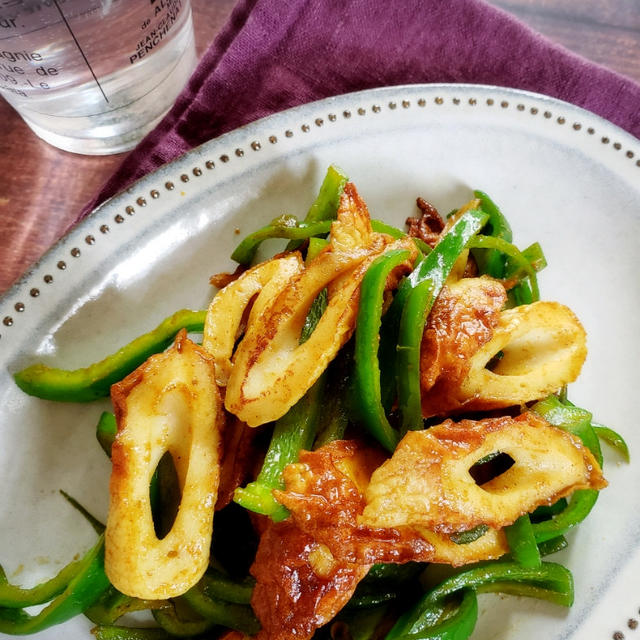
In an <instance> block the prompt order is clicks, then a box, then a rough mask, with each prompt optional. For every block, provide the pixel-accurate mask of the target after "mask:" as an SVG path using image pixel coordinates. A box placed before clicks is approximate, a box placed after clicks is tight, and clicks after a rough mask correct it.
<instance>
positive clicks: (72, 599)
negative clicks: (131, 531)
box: [0, 536, 109, 635]
mask: <svg viewBox="0 0 640 640" xmlns="http://www.w3.org/2000/svg"><path fill="white" fill-rule="evenodd" d="M77 564H78V567H77V568H78V570H77V572H76V573H75V575H73V577H72V578H71V579H70V580H69V582H68V583H67V584H66V586H65V588H64V590H63V591H62V592H61V593H59V594H58V595H57V596H56V597H55V598H54V599H53V600H52V601H51V602H50V603H49V604H48V605H47V606H46V607H45V608H44V609H43V610H42V611H40V613H38V614H37V615H30V614H29V613H27V612H26V611H24V610H23V609H21V608H20V609H18V608H6V607H1V608H0V633H7V634H11V635H26V634H31V633H37V632H39V631H42V630H43V629H47V628H48V627H51V626H53V625H56V624H60V623H62V622H66V621H67V620H69V619H70V618H73V617H75V616H77V615H78V614H80V613H82V612H83V611H85V609H87V608H88V607H90V606H91V605H92V604H93V603H94V602H96V600H97V599H98V598H99V597H100V596H101V595H102V594H103V593H104V591H105V590H106V589H107V588H108V587H109V580H108V579H107V576H106V574H105V572H104V536H100V538H99V539H98V542H97V543H96V544H95V545H94V546H93V547H92V548H91V549H90V550H89V551H88V552H87V553H86V554H85V556H84V557H83V558H82V559H81V560H79V561H78V563H77ZM58 575H59V574H58Z"/></svg>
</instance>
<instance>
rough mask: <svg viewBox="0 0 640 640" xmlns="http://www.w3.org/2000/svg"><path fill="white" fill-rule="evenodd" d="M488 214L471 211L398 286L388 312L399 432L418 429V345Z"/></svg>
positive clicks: (419, 424)
mask: <svg viewBox="0 0 640 640" xmlns="http://www.w3.org/2000/svg"><path fill="white" fill-rule="evenodd" d="M486 220H487V214H486V213H484V212H482V211H478V210H475V209H470V210H468V211H466V212H465V213H464V214H462V215H461V216H460V218H459V219H458V220H457V221H456V222H455V224H454V225H453V226H452V227H451V229H450V230H449V232H448V233H447V234H446V235H445V236H444V237H443V238H442V239H441V240H440V242H438V244H437V245H436V247H435V249H434V250H433V251H432V252H431V253H430V254H429V255H428V256H427V257H426V258H425V259H424V260H422V261H421V262H420V263H419V264H418V265H417V266H416V268H415V269H414V270H413V271H412V272H411V274H410V275H409V276H408V277H407V278H406V279H405V280H404V281H403V282H402V283H401V285H400V287H399V288H398V293H397V294H396V297H395V299H394V301H393V303H392V305H391V307H390V309H389V312H388V314H387V315H389V321H390V322H391V323H393V322H394V321H396V322H398V332H397V335H398V338H397V341H396V345H397V346H396V352H397V356H396V365H395V378H396V385H397V393H398V408H399V410H400V414H401V416H402V425H401V426H402V431H403V432H406V431H407V430H408V429H421V428H422V426H423V423H422V406H421V394H420V344H421V342H422V333H423V331H424V325H425V322H426V319H427V316H428V315H429V312H430V311H431V307H432V306H433V303H434V302H435V299H436V297H437V296H438V295H439V293H440V291H441V290H442V287H443V286H444V283H445V280H446V279H447V277H448V276H449V273H450V272H451V269H453V265H454V264H455V262H456V260H457V259H458V257H459V256H460V254H461V253H462V252H463V251H464V249H465V247H467V245H468V244H469V243H470V241H471V239H472V238H473V236H474V235H476V234H477V233H478V231H479V230H480V229H481V228H482V227H483V225H484V224H485V223H486Z"/></svg>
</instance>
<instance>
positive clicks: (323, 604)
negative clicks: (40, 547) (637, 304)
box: [0, 167, 627, 640]
mask: <svg viewBox="0 0 640 640" xmlns="http://www.w3.org/2000/svg"><path fill="white" fill-rule="evenodd" d="M417 204H418V215H417V216H415V217H411V218H409V219H408V220H407V231H403V230H400V229H396V228H394V227H391V226H389V225H387V224H385V223H383V222H380V221H376V220H372V219H371V218H370V215H369V212H368V209H367V206H366V204H365V203H364V201H363V200H362V198H361V197H360V195H359V194H358V192H357V190H356V187H355V186H354V185H353V184H352V183H350V182H348V181H347V178H346V177H345V176H344V175H343V174H342V173H341V172H340V171H339V170H338V169H336V168H335V167H330V168H329V171H328V173H327V176H326V178H325V180H324V182H323V184H322V187H321V189H320V192H319V195H318V197H317V199H316V201H315V202H314V203H313V205H312V207H311V208H310V210H309V212H308V214H307V215H306V217H305V218H304V219H297V218H295V217H293V216H282V217H280V218H277V219H276V220H274V221H273V222H272V223H271V224H269V225H267V226H265V227H263V228H261V229H259V230H257V231H256V232H254V233H252V234H251V235H249V236H247V237H246V238H245V239H244V240H243V241H242V242H241V243H240V244H239V246H238V247H237V248H236V250H235V251H234V253H233V255H232V257H233V259H234V260H236V261H237V262H238V263H239V267H238V269H237V270H236V271H235V273H233V274H216V275H214V276H213V277H212V281H211V282H212V284H214V285H215V286H216V288H217V292H216V294H215V295H214V296H213V299H212V301H211V304H210V306H209V308H208V309H207V310H205V311H188V310H182V311H178V312H176V313H174V315H172V316H170V317H168V318H167V320H165V321H164V322H163V323H162V324H161V325H160V326H158V327H157V328H156V329H155V330H153V331H151V332H150V333H148V334H145V335H143V336H140V337H139V338H136V339H135V340H134V341H133V342H131V343H130V344H128V345H126V346H125V347H123V348H122V349H121V350H120V351H118V352H117V353H115V354H113V355H112V356H109V357H107V358H106V359H105V360H103V361H101V362H99V363H96V364H93V365H90V366H89V367H86V368H84V369H79V370H75V371H64V370H61V369H52V368H50V367H48V366H45V365H43V364H36V365H33V366H31V367H29V368H27V369H24V370H22V371H20V372H18V373H17V374H16V375H15V379H16V382H17V383H18V385H19V386H20V387H21V388H22V389H23V390H24V391H26V392H27V393H30V394H32V395H35V396H38V397H41V398H47V399H52V400H59V401H67V402H74V401H76V402H87V401H91V400H93V399H96V398H99V397H102V396H106V395H109V394H110V395H111V399H112V403H113V413H108V412H107V413H104V414H103V415H102V416H101V417H100V420H99V422H98V426H97V438H98V442H99V443H100V445H102V447H103V449H104V451H105V452H106V454H107V455H109V456H110V458H111V461H112V474H111V481H110V486H109V489H110V507H109V515H108V519H107V522H106V524H103V523H101V522H99V521H97V520H96V518H94V517H93V516H92V515H91V514H90V513H89V512H88V511H87V510H86V509H85V508H84V507H82V506H81V505H79V504H77V502H75V500H73V498H71V497H70V496H67V498H68V499H69V500H70V501H71V502H72V504H74V506H76V507H77V508H78V509H79V510H80V512H81V513H82V514H83V515H84V516H85V517H86V518H88V519H89V521H90V522H91V523H92V525H93V526H94V528H95V529H96V531H97V532H98V534H99V538H98V541H97V543H96V545H95V546H94V547H93V548H92V549H90V550H89V551H88V552H87V553H86V554H85V555H84V556H83V557H81V558H80V559H78V560H75V561H74V562H72V563H71V564H70V565H68V566H67V567H65V568H64V569H63V570H62V571H60V573H59V574H58V575H57V576H55V577H54V578H52V579H51V580H49V581H47V582H45V583H42V584H40V585H37V586H35V587H33V588H30V589H24V588H20V587H18V586H15V585H12V584H10V583H9V582H8V581H7V579H6V577H5V576H4V573H3V572H0V632H2V633H10V634H27V633H35V632H38V631H41V630H42V629H45V628H47V627H49V626H51V625H53V624H58V623H61V622H64V621H66V620H68V619H69V618H71V617H72V616H75V615H78V614H84V615H85V616H86V617H88V618H89V620H91V621H92V622H93V624H94V628H93V630H92V632H93V633H94V634H95V636H96V637H97V638H99V639H104V640H107V639H114V640H115V639H118V640H128V639H130V640H135V639H139V640H146V639H149V640H159V639H162V638H170V637H174V636H178V637H196V638H212V637H221V638H225V640H242V639H243V638H256V639H257V640H285V639H290V638H296V639H298V640H306V639H310V638H318V639H322V638H333V639H345V640H346V639H352V640H373V639H383V638H384V639H386V640H396V639H400V638H403V639H409V638H411V639H412V640H422V639H424V640H427V639H430V638H431V639H435V638H438V639H441V640H445V639H448V640H463V639H464V638H468V637H469V636H470V635H471V634H472V632H473V629H474V625H475V622H476V619H477V616H478V604H477V594H478V593H481V592H488V591H495V592H503V593H509V594H516V595H521V596H529V597H534V598H541V599H544V600H548V601H550V602H553V603H556V604H558V605H562V606H570V605H571V604H572V601H573V583H572V577H571V573H570V571H569V569H567V568H565V567H564V566H562V565H561V564H557V563H554V562H549V561H548V560H543V558H544V557H545V556H548V555H550V554H553V553H555V552H557V551H559V550H561V549H563V548H564V547H566V546H567V544H568V542H567V539H566V538H565V534H566V533H567V532H568V531H569V530H570V529H571V528H572V527H574V526H575V525H577V524H578V523H580V522H581V521H582V520H584V518H585V517H586V516H587V515H588V513H589V511H590V510H591V508H592V507H593V505H594V504H595V501H596V498H597V496H598V492H599V491H600V490H601V489H603V488H604V487H605V486H606V485H607V482H606V480H605V479H604V476H603V473H602V454H601V451H600V444H599V439H604V440H606V441H608V442H609V443H611V444H613V445H614V446H616V447H617V448H618V449H619V450H620V451H621V452H623V453H627V452H626V445H625V444H624V440H622V438H621V437H620V436H619V435H618V434H616V433H615V432H614V431H612V430H611V429H608V428H606V427H603V426H601V425H597V424H594V422H593V420H592V416H591V414H590V413H589V412H588V411H587V410H584V409H581V408H578V407H575V406H574V405H573V404H572V403H571V402H570V401H569V400H568V398H567V385H568V384H570V383H571V382H573V381H574V380H575V379H576V378H577V377H578V375H579V373H580V370H581V368H582V365H583V363H584V361H585V358H586V354H587V350H586V335H585V332H584V329H583V328H582V325H581V324H580V322H579V320H578V318H576V316H575V315H574V314H573V312H572V311H571V310H570V309H569V308H567V307H566V306H564V305H563V304H561V303H559V302H548V301H541V300H540V299H539V298H540V297H539V290H538V283H537V278H536V273H537V272H538V271H539V270H540V269H542V268H543V267H544V266H545V264H546V263H545V259H544V255H543V253H542V250H541V248H540V246H539V245H538V244H537V243H536V244H533V245H531V246H530V247H527V248H526V249H524V250H522V251H521V250H519V249H518V248H517V247H516V246H515V245H514V244H512V232H511V228H510V226H509V223H508V222H507V220H506V218H505V217H504V216H503V214H502V213H501V211H500V210H499V208H498V207H497V206H496V205H495V204H494V203H493V202H492V201H491V200H490V198H489V197H488V196H487V195H486V194H484V193H482V192H479V191H478V192H475V193H474V197H473V198H472V199H471V200H470V201H469V202H467V203H466V204H464V205H463V206H461V207H460V208H459V209H456V210H454V211H452V212H451V213H450V214H449V215H448V216H446V218H442V217H441V216H440V214H439V213H438V211H436V210H435V208H434V207H433V206H432V205H430V204H429V203H427V202H426V201H425V200H423V199H421V198H418V200H417ZM267 238H285V239H288V241H289V242H288V244H287V245H286V248H284V250H282V251H281V252H280V253H278V254H277V255H274V256H272V257H265V258H264V259H262V260H258V261H256V255H258V253H259V252H260V251H261V249H260V244H261V242H262V241H263V240H265V239H267ZM281 248H282V247H281ZM434 565H440V566H441V567H444V568H446V571H444V575H445V576H446V577H445V578H444V579H443V578H442V575H443V571H442V570H441V571H440V572H439V574H438V575H439V576H440V578H439V582H436V583H435V584H434V583H433V578H432V573H433V572H432V569H433V566H434ZM36 604H45V605H46V606H45V607H44V608H42V609H41V610H40V611H39V612H38V613H30V612H28V611H27V610H26V608H27V607H30V606H32V605H36ZM139 611H148V612H150V614H151V616H152V618H151V617H150V616H149V617H148V621H147V622H146V623H142V622H139V621H138V622H137V623H136V622H133V623H132V622H131V621H130V620H127V618H126V617H125V616H126V614H130V613H132V612H139ZM125 622H126V623H125ZM150 623H152V626H150Z"/></svg>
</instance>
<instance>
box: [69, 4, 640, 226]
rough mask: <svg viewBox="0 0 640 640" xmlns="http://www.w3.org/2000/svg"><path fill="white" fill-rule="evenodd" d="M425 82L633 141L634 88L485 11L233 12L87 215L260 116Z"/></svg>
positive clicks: (638, 118) (309, 8)
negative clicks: (562, 104) (537, 105)
mask: <svg viewBox="0 0 640 640" xmlns="http://www.w3.org/2000/svg"><path fill="white" fill-rule="evenodd" d="M431 82H467V83H476V84H492V85H500V86H505V87H514V88H519V89H527V90H530V91H536V92H538V93H543V94H546V95H549V96H553V97H556V98H560V99H562V100H566V101H568V102H572V103H573V104H576V105H579V106H581V107H584V108H585V109H588V110H590V111H593V112H595V113H597V114H599V115H601V116H602V117H604V118H606V119H608V120H610V121H612V122H614V123H615V124H617V125H619V126H620V127H622V128H624V129H626V130H627V131H629V132H630V133H632V134H633V135H635V136H638V137H640V86H639V85H637V84H635V83H634V82H632V81H631V80H629V79H628V78H625V77H623V76H620V75H618V74H616V73H613V72H612V71H609V70H607V69H605V68H603V67H600V66H597V65H595V64H592V63H590V62H588V61H586V60H584V59H582V58H580V57H579V56H577V55H574V54H572V53H570V52H568V51H567V50H566V49H563V48H562V47H559V46H557V45H554V44H552V43H551V42H549V41H548V40H546V39H545V38H543V37H542V36H540V35H538V34H537V33H535V32H533V31H531V30H530V29H529V28H527V27H526V26H524V25H523V24H522V23H520V22H518V21H517V20H516V19H514V18H513V17H511V16H510V15H508V14H507V13H505V12H503V11H501V10H499V9H496V8H495V7H493V6H491V5H489V4H486V3H485V2H483V1H482V0H402V1H401V2H394V1H393V0H240V2H239V3H238V5H237V6H236V7H235V9H234V11H233V13H232V15H231V17H230V19H229V22H228V23H227V25H226V26H225V28H224V29H223V30H222V32H221V33H220V34H219V35H218V37H217V38H216V40H215V41H214V42H213V44H212V45H211V47H210V48H209V50H208V51H207V52H206V53H205V55H204V57H203V58H202V60H201V61H200V64H199V66H198V68H197V69H196V71H195V73H194V74H193V76H192V77H191V79H190V81H189V83H188V85H187V87H186V88H185V90H184V91H183V92H182V94H181V95H180V97H179V98H178V100H177V102H176V104H175V106H174V107H173V109H172V110H171V111H170V112H169V113H168V114H167V116H166V117H165V118H164V120H163V121H162V122H161V123H160V124H159V125H158V127H157V128H156V129H155V130H154V131H152V132H151V133H150V134H149V135H148V136H147V137H146V138H145V139H144V140H143V141H142V142H141V143H140V144H139V145H138V147H137V148H136V149H134V150H133V151H132V152H131V154H130V155H129V156H127V158H126V159H125V160H124V163H123V164H122V165H121V167H120V168H119V169H118V171H117V172H116V173H115V174H114V175H113V176H112V177H111V179H110V180H109V181H108V182H107V183H106V184H105V185H104V187H103V188H102V189H101V191H100V192H99V194H97V196H96V197H95V199H94V200H93V201H92V202H91V203H89V204H88V205H87V207H86V208H85V210H84V211H83V214H82V215H85V214H86V213H87V212H88V211H89V210H90V209H91V208H93V207H94V206H95V205H96V204H98V203H100V202H102V201H103V200H105V199H106V198H108V197H110V196H112V195H114V194H115V193H117V192H119V191H121V190H122V189H124V188H125V187H126V186H128V185H129V184H130V183H131V182H133V181H134V180H137V179H138V178H140V177H142V176H143V175H145V174H146V173H149V172H150V171H153V170H154V169H156V168H157V167H158V166H160V165H162V164H164V163H166V162H168V161H170V160H173V159H174V158H176V157H177V156H179V155H181V154H183V153H185V152H186V151H188V150H189V149H191V148H193V147H195V146H197V145H199V144H201V143H202V142H205V141H206V140H209V139H211V138H214V137H216V136H219V135H220V134H222V133H225V132H227V131H230V130H232V129H235V128H236V127H239V126H241V125H244V124H246V123H248V122H251V121H253V120H256V119H258V118H261V117H263V116H266V115H269V114H271V113H274V112H277V111H281V110H283V109H287V108H288V107H293V106H296V105H300V104H303V103H307V102H311V101H313V100H318V99H320V98H325V97H328V96H333V95H339V94H341V93H347V92H350V91H357V90H360V89H367V88H372V87H379V86H390V85H398V84H411V83H431ZM81 217H82V216H81Z"/></svg>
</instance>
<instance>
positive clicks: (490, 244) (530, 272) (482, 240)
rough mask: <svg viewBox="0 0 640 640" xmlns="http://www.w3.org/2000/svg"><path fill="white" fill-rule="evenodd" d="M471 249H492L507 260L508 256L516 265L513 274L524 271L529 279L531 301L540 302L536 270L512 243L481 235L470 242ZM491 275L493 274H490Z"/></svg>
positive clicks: (503, 271)
mask: <svg viewBox="0 0 640 640" xmlns="http://www.w3.org/2000/svg"><path fill="white" fill-rule="evenodd" d="M469 247H471V248H472V249H487V248H490V250H491V251H495V252H496V253H498V254H504V256H505V259H506V256H508V257H509V258H510V260H511V262H512V263H513V265H514V268H513V273H514V274H516V273H517V272H518V271H522V272H524V273H525V274H526V275H527V277H528V278H529V282H530V283H531V296H532V299H531V301H532V302H535V301H537V300H540V289H539V287H538V277H537V276H536V270H535V269H534V268H533V266H532V265H531V262H529V260H527V258H526V257H525V256H524V255H523V254H522V252H521V251H520V250H519V249H518V247H516V246H515V245H514V244H511V243H510V242H507V241H506V240H504V239H502V238H494V237H492V236H483V235H479V236H476V237H475V238H473V239H472V240H471V241H470V242H469ZM495 271H496V270H494V272H495ZM501 273H505V270H504V269H503V270H502V271H501ZM489 275H493V274H491V273H490V274H489ZM493 277H496V276H493Z"/></svg>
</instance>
